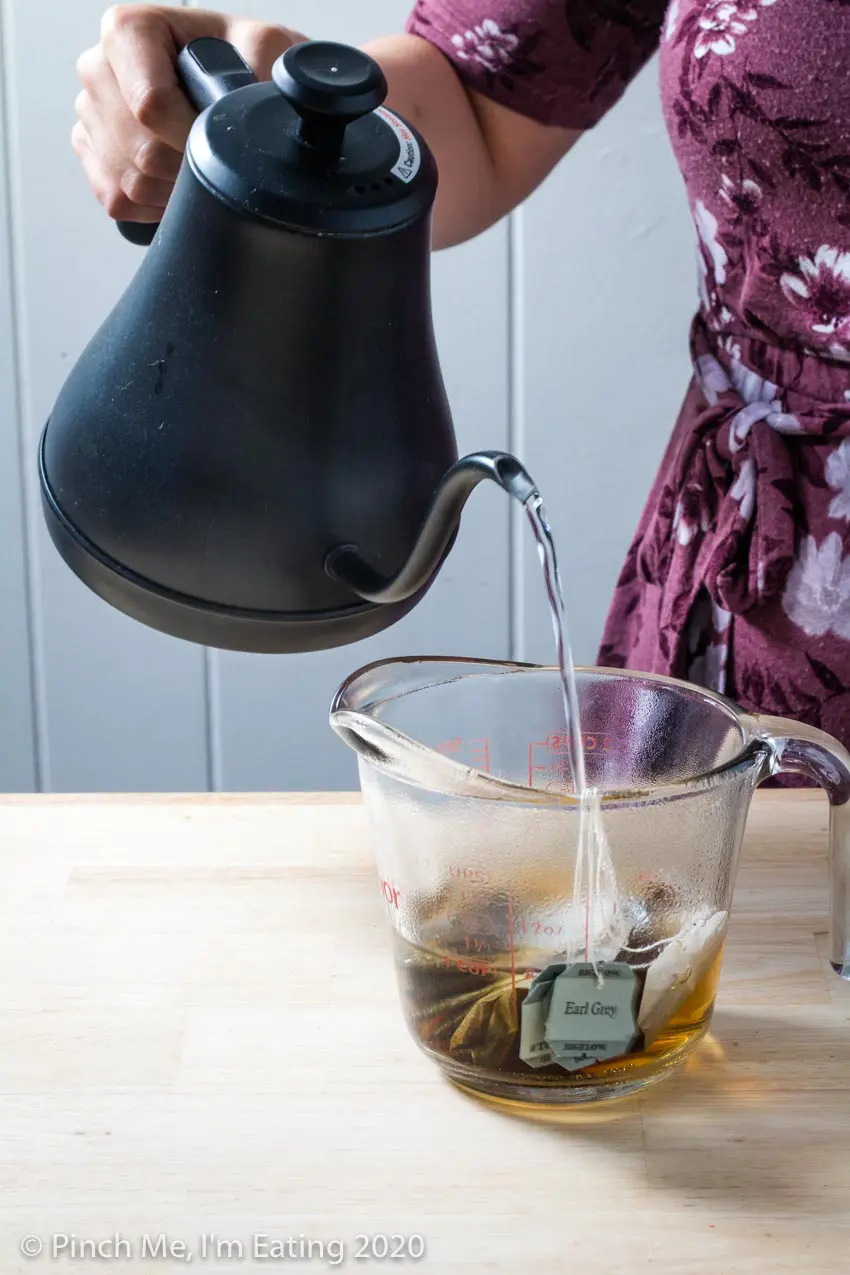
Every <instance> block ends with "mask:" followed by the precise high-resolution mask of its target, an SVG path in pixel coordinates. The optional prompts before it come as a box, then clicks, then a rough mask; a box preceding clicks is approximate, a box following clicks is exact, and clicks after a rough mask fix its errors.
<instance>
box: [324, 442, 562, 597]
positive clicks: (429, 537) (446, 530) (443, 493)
mask: <svg viewBox="0 0 850 1275" xmlns="http://www.w3.org/2000/svg"><path fill="white" fill-rule="evenodd" d="M485 478H489V479H491V480H492V481H493V482H495V483H498V485H499V486H500V487H502V488H503V489H504V490H505V491H506V492H507V493H508V495H510V496H513V497H514V499H515V500H518V501H519V502H520V503H521V504H523V505H524V504H525V503H526V501H527V500H529V499H530V497H531V496H533V495H535V494H536V492H537V487H536V485H535V483H534V482H533V481H532V479H531V476H530V475H529V474H528V473H527V472H526V470H525V469H524V468H523V467H522V465H521V464H520V463H519V461H518V460H517V459H516V457H515V456H511V455H510V453H508V452H473V453H472V454H471V455H469V456H463V457H462V458H461V459H460V460H459V461H457V462H456V463H455V464H454V465H452V467H451V469H449V470H448V471H447V473H446V475H445V477H444V478H443V480H442V482H441V483H440V486H439V487H438V488H437V491H436V494H435V495H434V499H433V501H432V502H431V507H430V509H429V510H428V513H427V514H426V516H425V521H424V523H423V524H422V530H421V531H420V533H419V539H418V540H417V541H416V544H415V545H414V546H413V550H412V552H411V554H410V556H409V557H408V559H407V562H406V563H405V564H404V566H403V567H401V569H400V570H399V571H397V572H396V574H395V575H394V576H391V577H389V578H387V577H385V576H382V575H381V574H380V572H378V571H376V570H375V569H374V568H373V567H371V566H370V565H369V563H368V562H364V560H363V558H362V557H361V556H360V553H359V552H358V549H357V546H356V545H338V546H337V547H336V548H335V549H332V550H331V552H330V553H329V554H328V556H327V558H326V559H325V571H326V572H327V574H328V575H329V576H330V577H331V578H332V579H334V580H339V581H341V582H342V583H343V584H347V585H348V586H349V588H351V589H353V590H354V592H355V593H357V594H359V595H360V597H361V598H364V599H365V600H366V601H367V602H386V603H393V602H404V601H405V600H406V599H407V598H411V597H413V595H414V593H418V591H419V590H420V589H421V588H423V586H424V585H426V584H427V583H428V581H429V580H430V579H431V577H432V576H433V575H434V574H435V572H436V571H437V570H438V569H439V567H440V564H441V563H442V561H443V558H444V556H445V554H446V551H447V550H448V549H449V547H450V546H451V542H452V539H453V537H454V535H455V532H456V531H457V526H458V522H459V521H460V516H461V513H462V512H463V508H464V505H465V504H466V502H467V500H468V499H469V497H470V494H471V493H472V491H473V490H474V489H475V488H476V487H477V486H478V484H479V483H480V482H482V481H483V480H484V479H485Z"/></svg>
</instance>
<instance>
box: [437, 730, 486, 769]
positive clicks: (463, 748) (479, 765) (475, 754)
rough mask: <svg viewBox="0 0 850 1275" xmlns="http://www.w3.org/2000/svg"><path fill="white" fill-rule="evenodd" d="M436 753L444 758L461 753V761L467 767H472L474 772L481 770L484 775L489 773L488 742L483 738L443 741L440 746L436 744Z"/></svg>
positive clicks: (458, 738)
mask: <svg viewBox="0 0 850 1275" xmlns="http://www.w3.org/2000/svg"><path fill="white" fill-rule="evenodd" d="M434 751H435V752H437V753H442V754H443V755H444V756H445V755H447V754H449V755H451V754H455V753H463V760H464V762H465V763H466V765H467V766H474V767H475V769H476V770H482V771H483V772H484V774H485V775H489V773H490V741H489V739H486V738H484V737H482V738H479V739H461V738H460V737H459V736H458V737H457V738H456V739H444V740H443V742H442V743H441V744H437V746H436V748H435V749H434Z"/></svg>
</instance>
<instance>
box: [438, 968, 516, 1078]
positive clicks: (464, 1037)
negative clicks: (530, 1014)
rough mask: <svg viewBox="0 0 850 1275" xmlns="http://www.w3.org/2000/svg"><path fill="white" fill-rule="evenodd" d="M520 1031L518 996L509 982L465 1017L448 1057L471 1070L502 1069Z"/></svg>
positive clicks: (484, 997)
mask: <svg viewBox="0 0 850 1275" xmlns="http://www.w3.org/2000/svg"><path fill="white" fill-rule="evenodd" d="M518 1027H519V1018H518V1015H517V997H516V992H515V991H514V987H513V982H512V980H511V979H510V978H508V979H507V980H506V982H505V983H504V984H502V985H500V986H497V987H494V988H493V989H492V990H491V991H489V992H488V993H487V994H486V995H485V996H482V997H481V998H480V999H479V1000H477V1001H476V1003H475V1004H474V1005H473V1007H472V1009H470V1010H469V1011H468V1012H467V1013H466V1014H465V1015H464V1017H463V1018H462V1019H461V1021H460V1022H459V1023H458V1025H457V1027H456V1028H455V1030H454V1033H453V1035H452V1038H451V1040H450V1041H449V1054H450V1055H451V1057H452V1058H454V1059H455V1060H456V1061H457V1062H460V1063H466V1064H467V1066H470V1067H500V1066H501V1064H502V1063H503V1062H504V1061H505V1058H506V1056H507V1054H508V1052H509V1050H510V1048H511V1046H512V1044H513V1042H514V1038H515V1037H516V1034H517V1030H518Z"/></svg>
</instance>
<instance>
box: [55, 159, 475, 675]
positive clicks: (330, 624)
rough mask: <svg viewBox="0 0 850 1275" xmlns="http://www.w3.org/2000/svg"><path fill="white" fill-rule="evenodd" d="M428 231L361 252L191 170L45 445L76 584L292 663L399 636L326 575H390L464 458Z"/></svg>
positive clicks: (367, 241) (191, 630) (204, 638)
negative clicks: (358, 557) (232, 203)
mask: <svg viewBox="0 0 850 1275" xmlns="http://www.w3.org/2000/svg"><path fill="white" fill-rule="evenodd" d="M429 256H430V220H429V218H427V217H421V218H418V219H416V220H414V221H411V222H409V223H408V224H407V225H404V226H402V227H400V228H398V229H396V230H393V231H390V232H385V233H378V234H374V235H369V236H365V237H356V238H353V237H346V236H327V237H325V236H319V235H316V234H308V233H300V232H297V231H290V230H288V229H286V228H281V227H279V226H276V225H274V224H269V223H265V222H263V221H261V220H259V219H257V218H252V217H246V216H243V215H240V214H239V213H237V212H235V211H234V210H233V209H231V208H230V207H229V206H228V205H227V204H225V203H224V202H223V201H222V200H220V199H219V198H217V197H216V195H215V194H213V193H211V192H210V191H209V190H207V189H206V187H205V186H204V185H203V184H202V182H201V181H200V180H199V178H198V177H197V176H196V174H195V173H194V172H193V171H192V169H191V167H189V166H188V165H185V166H184V167H183V170H182V172H181V174H180V177H179V178H178V181H177V185H176V187H175V190H174V193H173V195H172V199H171V201H170V203H169V206H168V209H167V211H166V214H165V216H164V218H163V221H162V224H161V226H160V228H159V230H158V232H157V234H156V237H155V239H154V241H153V244H152V246H151V247H150V248H149V249H148V251H147V254H146V257H145V259H144V260H143V261H142V263H141V265H140V268H139V270H138V271H137V273H136V275H135V277H134V278H133V280H132V281H131V283H130V286H129V288H128V289H127V291H126V292H125V294H124V296H123V297H122V298H121V299H120V301H119V302H118V304H117V306H116V307H115V309H114V310H113V311H112V313H111V314H110V315H109V317H108V318H107V320H106V321H105V323H104V324H103V325H102V327H101V328H100V330H99V331H98V332H97V333H96V335H95V336H94V338H93V340H92V341H91V342H90V343H89V345H88V347H87V349H86V350H85V351H84V353H83V355H82V357H81V358H80V360H79V361H78V363H77V365H76V366H75V368H74V369H73V370H72V373H71V375H70V377H69V378H68V380H67V381H66V383H65V385H64V387H63V389H62V392H61V394H60V397H59V399H58V401H57V403H56V405H55V407H54V410H53V412H52V414H51V417H50V420H49V422H48V425H47V428H46V430H45V432H44V435H43V441H42V447H41V458H40V465H41V477H42V494H43V506H44V510H45V514H46V517H47V521H48V526H49V528H50V531H51V535H52V537H53V539H54V542H55V543H56V544H57V547H58V548H59V550H60V552H62V554H63V556H64V557H65V558H66V560H68V561H69V564H70V565H71V566H72V567H73V568H74V570H75V571H76V572H77V573H78V574H79V575H80V576H81V577H82V579H83V580H84V581H85V583H87V584H88V585H90V587H92V588H93V589H94V590H95V592H97V593H99V594H101V596H103V597H104V598H105V599H106V600H107V601H109V602H111V603H112V604H113V605H115V606H118V607H119V609H121V610H124V611H127V612H128V613H129V614H130V615H132V616H133V617H134V618H136V619H138V620H141V621H143V622H144V623H146V624H149V625H152V626H153V627H154V628H161V629H164V630H165V631H166V632H169V633H172V634H174V635H176V636H179V637H183V638H188V639H189V640H193V641H199V642H203V643H206V644H209V645H212V646H218V647H224V648H232V649H237V650H252V651H299V650H314V649H317V648H325V647H330V646H336V645H340V644H343V643H347V642H352V641H356V640H359V639H360V638H365V637H368V636H370V635H371V634H374V633H376V632H378V631H379V630H381V629H384V628H386V627H387V626H388V625H390V624H392V623H394V622H395V621H396V620H397V619H399V618H400V617H401V615H403V614H404V613H406V612H407V611H408V610H410V608H411V607H412V606H413V605H414V603H415V602H416V601H417V600H418V597H419V596H421V594H415V595H414V596H413V597H412V598H408V599H406V600H404V601H402V602H396V603H391V604H378V603H373V602H365V601H364V600H363V599H362V598H360V597H359V596H357V595H356V594H355V593H354V592H353V591H352V590H351V589H350V588H348V587H347V586H346V585H344V584H343V583H341V582H340V581H337V580H333V579H331V578H330V577H329V576H328V575H327V573H326V572H325V570H324V563H325V559H326V557H327V555H328V553H329V552H330V551H331V550H332V549H333V548H334V547H335V546H337V545H340V544H345V543H354V544H356V545H357V546H358V548H359V549H360V550H361V551H362V552H363V553H364V556H366V557H367V558H368V559H369V560H370V561H372V562H373V563H374V564H375V565H376V567H378V568H379V569H381V570H383V571H386V572H388V573H393V572H395V571H396V570H397V568H398V567H399V566H400V565H401V564H402V563H403V562H404V561H405V560H406V558H407V557H408V555H409V553H410V551H411V550H412V548H413V545H414V542H415V540H416V537H417V535H418V533H419V529H420V526H421V524H422V522H423V520H424V517H425V514H426V512H427V509H428V506H429V503H430V501H431V499H432V497H433V495H434V492H435V490H436V489H437V487H438V485H439V483H440V480H441V479H442V478H443V476H444V474H445V472H446V470H447V469H448V468H449V467H450V466H451V465H452V463H453V462H454V461H456V460H457V445H456V442H455V436H454V430H453V427H452V421H451V415H450V411H449V406H448V402H447V399H446V394H445V390H444V387H443V381H442V376H441V373H440V368H439V362H438V358H437V352H436V346H435V341H434V333H433V327H432V320H431V305H430V276H429Z"/></svg>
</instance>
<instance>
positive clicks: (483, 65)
mask: <svg viewBox="0 0 850 1275" xmlns="http://www.w3.org/2000/svg"><path fill="white" fill-rule="evenodd" d="M665 9H666V0H417V3H416V5H415V8H414V10H413V12H412V13H411V15H410V18H409V19H408V22H407V30H408V31H410V32H412V33H413V34H414V35H419V36H422V37H424V39H426V40H428V41H430V43H431V44H434V45H436V47H437V48H439V49H440V50H441V51H442V52H443V53H444V54H445V55H446V56H447V57H448V58H449V59H450V60H451V62H452V63H453V64H454V66H455V68H456V70H457V72H458V74H459V75H460V76H461V78H462V79H463V80H464V82H465V83H466V84H468V85H469V86H470V87H471V88H474V89H477V90H478V92H480V93H483V94H485V95H486V96H487V97H490V98H492V99H494V100H495V101H497V102H501V103H502V104H503V105H505V106H509V107H512V108H513V109H514V110H516V111H518V112H519V113H520V114H522V115H528V116H531V117H532V118H533V119H537V120H540V121H541V122H542V123H544V124H558V125H560V126H561V127H563V128H573V129H586V128H592V127H593V125H594V124H596V123H597V122H598V121H599V120H600V119H601V118H602V116H603V115H604V114H605V113H606V111H608V110H609V109H610V108H611V107H612V106H613V105H614V103H615V102H616V101H617V100H618V99H619V98H620V97H621V96H622V94H623V92H624V90H625V89H626V87H627V85H628V84H629V82H630V81H631V80H632V79H633V78H634V76H635V75H637V73H638V71H639V70H640V69H641V68H642V67H643V65H644V64H645V63H646V62H647V61H648V60H649V58H650V57H651V56H652V54H653V53H654V51H655V48H656V45H657V44H658V40H659V34H660V30H661V24H662V22H663V20H664V12H665Z"/></svg>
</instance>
